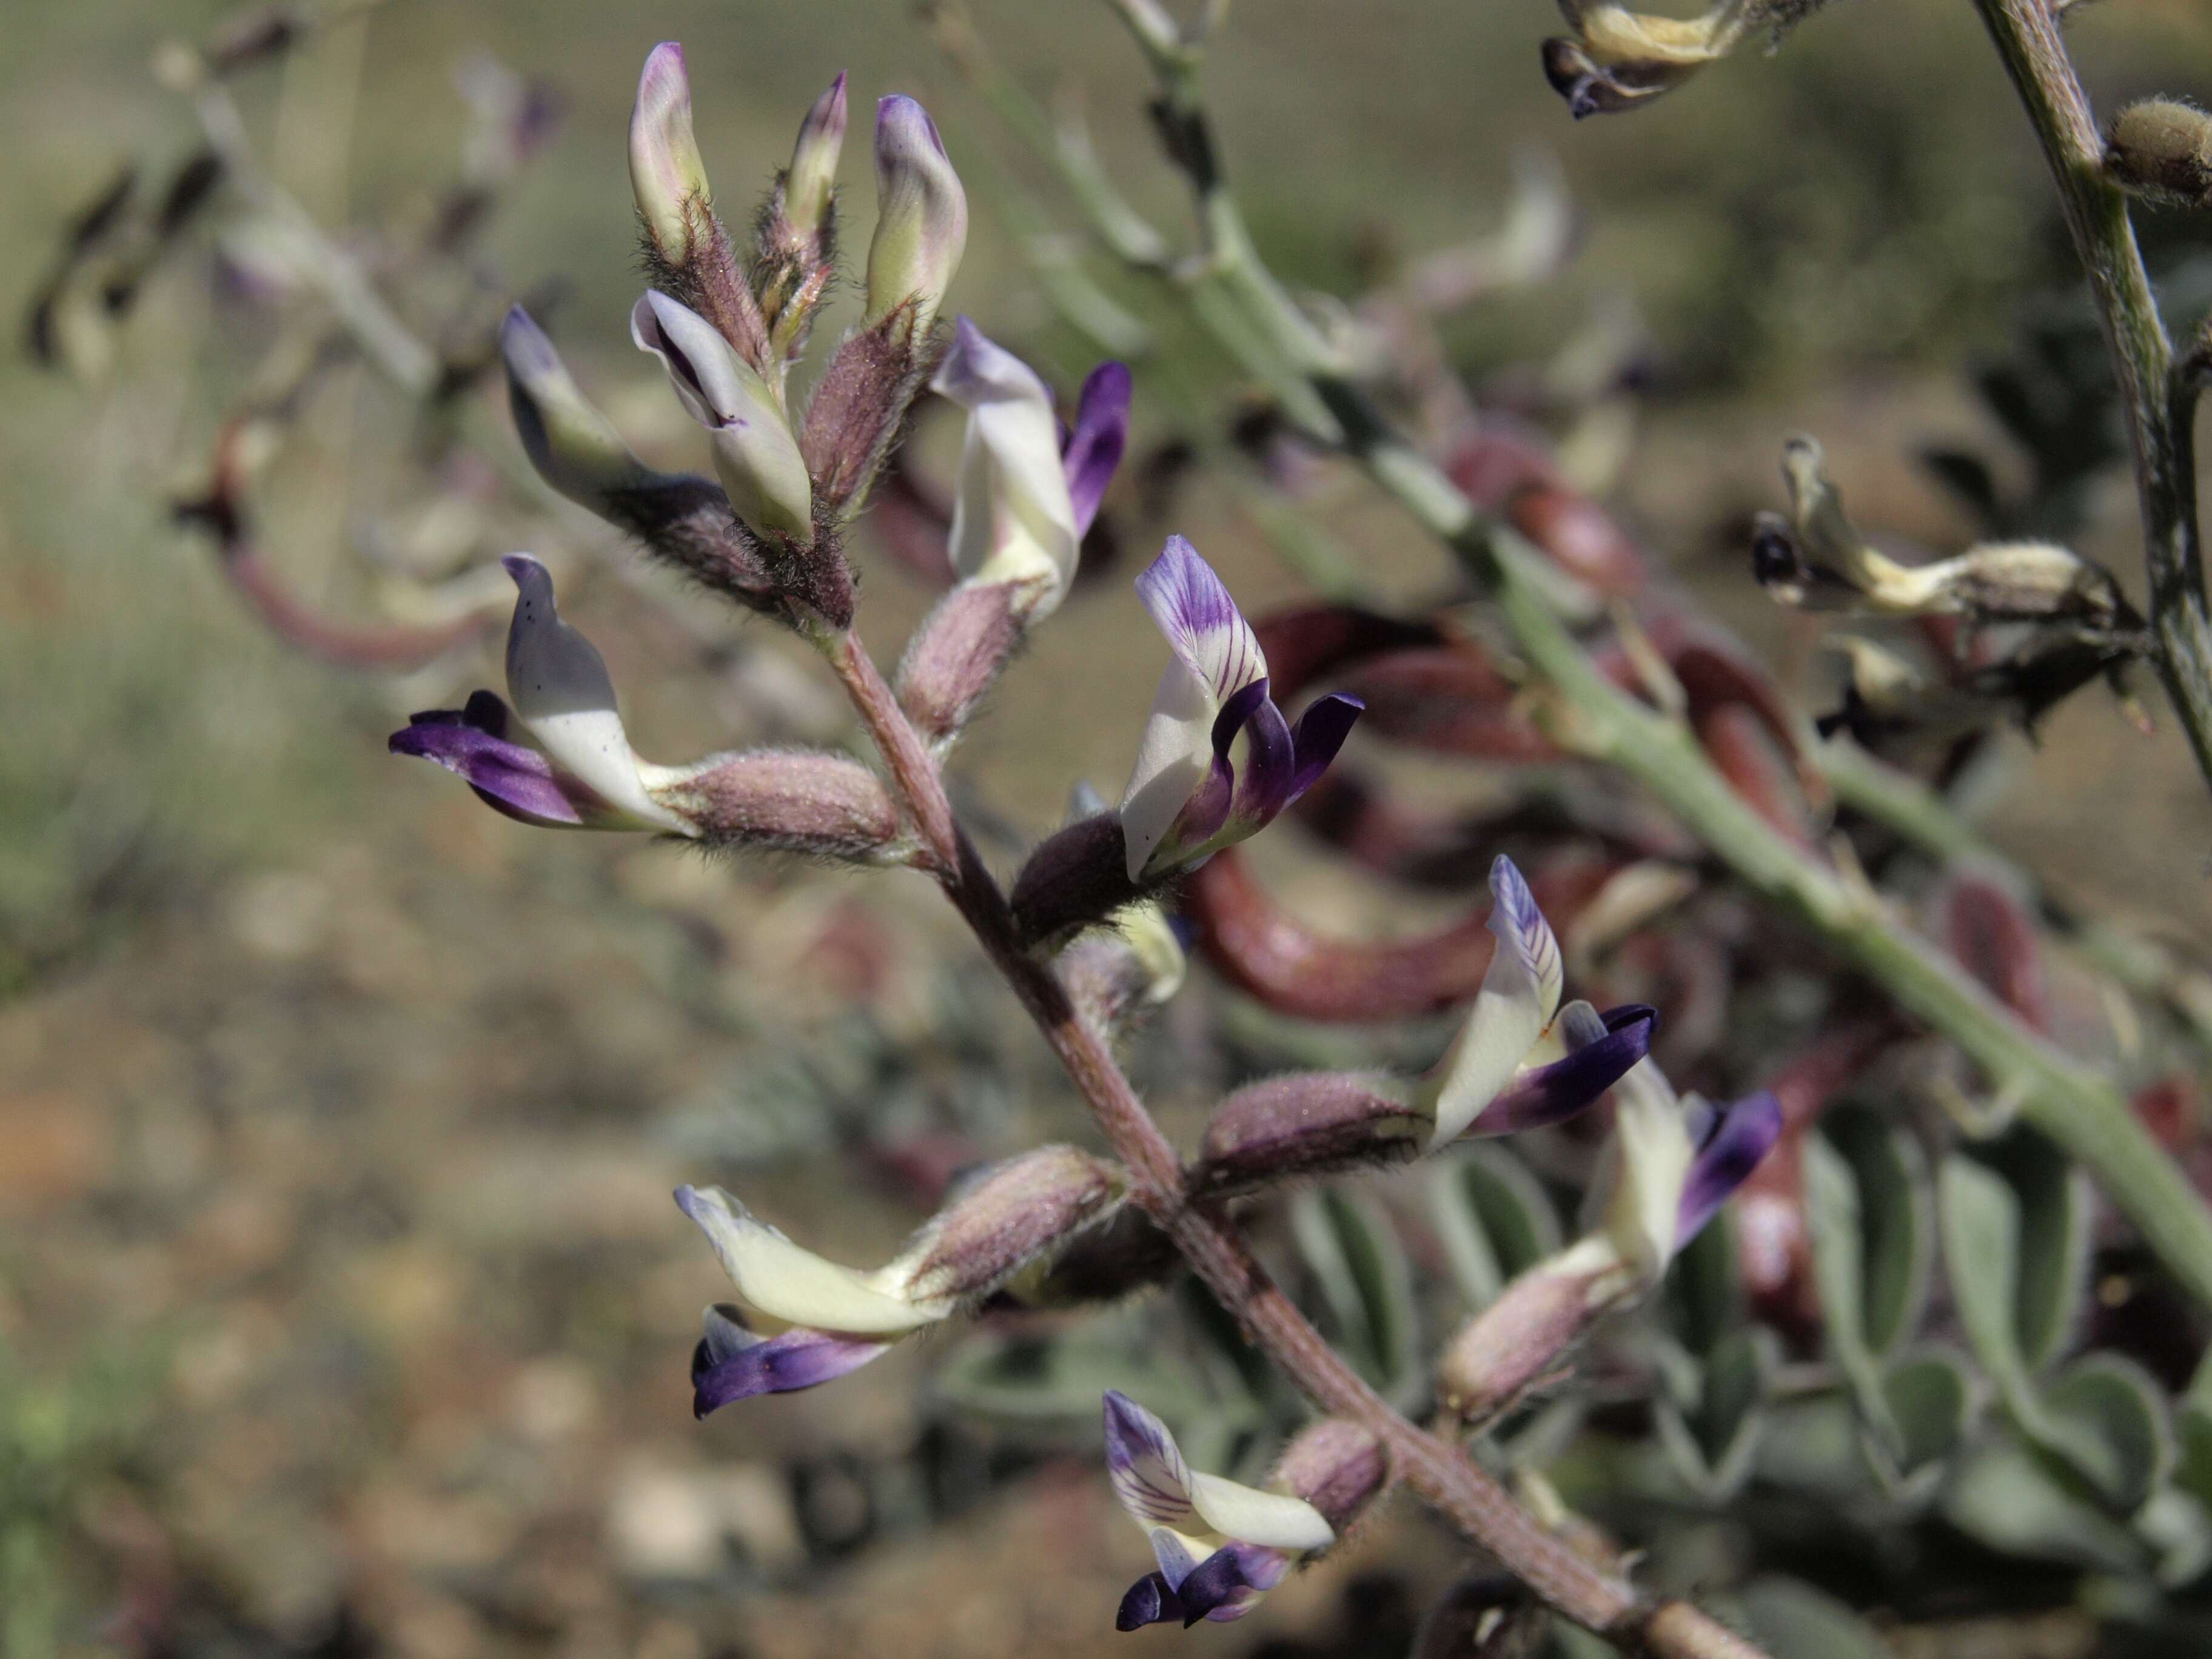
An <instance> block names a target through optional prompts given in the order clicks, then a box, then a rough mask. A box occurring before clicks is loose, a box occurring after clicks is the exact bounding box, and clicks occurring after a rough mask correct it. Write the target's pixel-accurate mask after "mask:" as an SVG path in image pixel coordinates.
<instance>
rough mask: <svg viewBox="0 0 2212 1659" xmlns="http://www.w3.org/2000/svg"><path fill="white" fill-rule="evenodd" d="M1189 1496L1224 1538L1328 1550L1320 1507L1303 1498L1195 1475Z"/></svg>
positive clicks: (1330, 1536) (1329, 1535) (1329, 1536)
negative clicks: (1318, 1508) (1317, 1507)
mask: <svg viewBox="0 0 2212 1659" xmlns="http://www.w3.org/2000/svg"><path fill="white" fill-rule="evenodd" d="M1190 1497H1191V1504H1192V1507H1194V1509H1196V1510H1197V1511H1198V1513H1199V1516H1200V1519H1201V1520H1203V1521H1204V1522H1206V1525H1207V1526H1208V1527H1210V1528H1212V1529H1213V1530H1214V1531H1215V1532H1217V1533H1219V1534H1221V1535H1222V1536H1223V1537H1225V1538H1235V1539H1238V1540H1241V1541H1243V1542H1244V1543H1247V1544H1264V1545H1266V1546H1267V1547H1268V1548H1270V1549H1278V1550H1319V1549H1327V1548H1328V1547H1329V1545H1331V1544H1332V1543H1334V1542H1335V1541H1336V1533H1335V1531H1334V1529H1333V1528H1331V1527H1330V1526H1329V1524H1328V1522H1327V1521H1325V1520H1323V1519H1322V1513H1321V1511H1320V1510H1317V1509H1316V1508H1315V1507H1314V1506H1313V1505H1312V1504H1309V1503H1307V1502H1306V1501H1305V1499H1304V1498H1292V1497H1290V1496H1289V1495H1288V1494H1286V1493H1284V1492H1261V1490H1260V1489H1259V1488H1258V1487H1256V1486H1240V1485H1239V1484H1238V1483H1237V1482H1236V1481H1234V1480H1225V1479H1223V1478H1222V1477H1221V1476H1220V1475H1218V1474H1193V1475H1192V1476H1191V1477H1190Z"/></svg>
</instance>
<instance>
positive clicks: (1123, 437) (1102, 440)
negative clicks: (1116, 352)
mask: <svg viewBox="0 0 2212 1659" xmlns="http://www.w3.org/2000/svg"><path fill="white" fill-rule="evenodd" d="M1131 390H1132V384H1131V381H1130V378H1129V366H1128V365H1127V363H1117V362H1103V363H1101V364H1099V365H1098V367H1097V368H1094V369H1092V370H1091V375H1090V378H1089V379H1087V380H1085V381H1084V383H1083V391H1082V392H1081V394H1080V395H1079V396H1078V398H1076V400H1075V424H1074V426H1073V428H1072V429H1071V430H1070V431H1069V432H1068V434H1067V435H1066V438H1065V440H1064V441H1062V442H1061V444H1060V461H1061V464H1062V465H1063V467H1064V468H1065V470H1066V474H1067V495H1068V499H1069V501H1072V502H1073V503H1074V506H1075V533H1076V535H1077V536H1078V537H1080V536H1082V535H1083V533H1084V532H1085V531H1087V530H1089V529H1090V528H1091V520H1094V519H1096V518H1097V516H1098V503H1099V501H1101V500H1103V498H1104V496H1105V494H1106V486H1107V484H1108V483H1110V482H1111V481H1112V479H1113V477H1114V470H1115V468H1116V467H1118V466H1120V465H1121V451H1122V449H1123V447H1125V446H1126V445H1127V442H1128V440H1129V397H1130V392H1131Z"/></svg>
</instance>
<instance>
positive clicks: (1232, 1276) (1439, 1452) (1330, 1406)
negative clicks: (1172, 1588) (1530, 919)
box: [829, 633, 1759, 1659]
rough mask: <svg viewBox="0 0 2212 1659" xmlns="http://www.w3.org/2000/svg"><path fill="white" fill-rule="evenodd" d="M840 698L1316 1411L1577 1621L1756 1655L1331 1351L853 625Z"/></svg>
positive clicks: (1690, 1650) (1068, 1051)
mask: <svg viewBox="0 0 2212 1659" xmlns="http://www.w3.org/2000/svg"><path fill="white" fill-rule="evenodd" d="M829 657H830V660H831V663H832V665H834V666H835V667H836V671H837V674H838V677H839V678H840V679H841V680H842V681H843V683H844V686H845V690H846V693H847V695H848V696H850V697H851V699H852V702H853V706H854V709H855V710H857V711H858V713H859V714H860V719H861V720H862V722H863V723H864V724H865V725H866V726H867V728H868V732H869V735H870V736H871V737H872V738H873V739H874V740H875V744H876V747H877V749H878V751H879V752H880V753H881V755H882V757H883V759H884V767H885V769H887V770H888V771H889V772H890V779H891V786H892V788H893V791H894V792H895V793H896V797H897V799H898V800H899V803H900V806H901V810H902V811H903V812H904V813H905V814H906V816H907V817H908V820H909V821H910V823H912V825H913V827H914V829H915V835H916V836H917V838H918V839H919V841H920V842H921V847H922V850H923V857H924V860H925V861H926V867H927V868H928V869H929V870H930V871H931V872H932V873H933V874H934V875H935V876H936V878H937V879H938V881H939V884H941V885H942V886H943V887H944V889H945V895H946V896H947V897H949V898H950V899H951V901H952V902H953V905H954V906H955V908H957V909H958V910H959V912H960V914H961V915H962V916H963V918H965V919H966V921H967V922H968V925H969V927H970V928H971V929H973V930H974V932H975V937H976V939H977V940H978V941H979V942H980V943H981V945H982V946H983V949H984V951H985V952H986V953H987V955H988V956H989V957H990V958H991V962H992V964H993V966H994V967H995V968H996V969H998V970H999V972H1000V974H1001V975H1004V976H1005V978H1006V981H1007V983H1008V984H1009V985H1011V986H1012V987H1013V990H1014V993H1015V994H1016V995H1018V997H1019V998H1020V999H1021V1001H1022V1005H1023V1006H1024V1007H1025V1008H1026V1009H1027V1010H1028V1011H1029V1013H1030V1018H1032V1019H1034V1020H1035V1021H1036V1025H1037V1028H1038V1030H1040V1031H1042V1033H1043V1035H1044V1038H1045V1041H1046V1042H1048V1044H1049V1045H1050V1046H1051V1048H1052V1050H1053V1052H1054V1054H1056V1055H1058V1056H1059V1058H1060V1064H1061V1065H1062V1066H1065V1067H1066V1071H1067V1074H1068V1076H1069V1077H1070V1078H1071V1079H1073V1081H1074V1084H1075V1086H1076V1088H1077V1089H1078V1090H1079V1091H1080V1092H1081V1093H1082V1095H1083V1097H1084V1099H1085V1102H1086V1103H1088V1104H1089V1106H1090V1108H1091V1115H1092V1116H1093V1117H1094V1118H1095V1119H1096V1120H1097V1123H1098V1126H1099V1128H1100V1129H1101V1130H1102V1131H1103V1133H1104V1134H1105V1136H1106V1139H1108V1141H1109V1143H1110V1144H1111V1145H1112V1146H1113V1148H1114V1152H1115V1155H1116V1156H1117V1157H1119V1158H1121V1162H1122V1164H1124V1165H1125V1166H1127V1170H1128V1171H1129V1176H1130V1182H1131V1190H1132V1194H1133V1197H1134V1199H1135V1201H1136V1202H1137V1203H1138V1204H1139V1205H1140V1206H1142V1207H1143V1208H1144V1209H1145V1211H1146V1212H1147V1213H1148V1214H1150V1215H1151V1216H1152V1219H1153V1220H1154V1221H1155V1222H1156V1223H1158V1225H1159V1227H1160V1228H1161V1230H1162V1231H1164V1232H1165V1233H1166V1234H1167V1236H1168V1237H1169V1238H1170V1240H1171V1241H1172V1242H1173V1243H1174V1244H1175V1247H1176V1250H1177V1251H1178V1252H1179V1253H1180V1254H1181V1255H1182V1258H1183V1260H1184V1261H1187V1262H1188V1264H1189V1265H1190V1267H1191V1270H1192V1271H1193V1272H1194V1273H1197V1275H1198V1276H1199V1278H1200V1279H1201V1280H1202V1281H1203V1282H1204V1283H1205V1285H1206V1288H1207V1289H1208V1290H1209V1291H1212V1294H1213V1295H1214V1297H1216V1299H1217V1300H1218V1301H1219V1302H1220V1304H1221V1305H1222V1306H1223V1307H1224V1308H1225V1309H1226V1310H1228V1311H1229V1312H1230V1313H1231V1315H1232V1316H1235V1318H1236V1320H1237V1323H1238V1325H1239V1327H1240V1328H1242V1329H1243V1331H1244V1332H1245V1334H1246V1335H1247V1336H1248V1337H1249V1339H1250V1340H1252V1341H1253V1342H1254V1343H1255V1345H1256V1346H1259V1347H1260V1348H1261V1350H1263V1351H1264V1352H1266V1353H1267V1356H1268V1357H1269V1358H1271V1359H1273V1361H1274V1363H1275V1364H1277V1365H1279V1366H1280V1367H1281V1368H1282V1370H1283V1372H1284V1374H1285V1376H1289V1377H1290V1378H1291V1381H1292V1382H1293V1383H1296V1384H1297V1387H1298V1389H1299V1390H1300V1391H1301V1392H1302V1393H1304V1395H1305V1396H1306V1397H1307V1398H1308V1399H1309V1400H1310V1401H1312V1402H1313V1403H1314V1404H1315V1405H1316V1407H1320V1408H1321V1409H1322V1410H1323V1411H1326V1412H1329V1413H1334V1414H1335V1415H1338V1416H1341V1417H1346V1418H1350V1419H1352V1420H1354V1421H1356V1422H1358V1424H1360V1425H1362V1426H1363V1427H1364V1428H1366V1429H1368V1430H1369V1431H1370V1432H1372V1433H1373V1434H1375V1435H1376V1437H1378V1438H1380V1439H1381V1440H1382V1441H1383V1443H1384V1444H1385V1445H1386V1446H1388V1447H1389V1449H1390V1451H1391V1454H1392V1456H1393V1459H1394V1461H1395V1463H1396V1465H1397V1468H1398V1471H1399V1473H1400V1474H1401V1475H1402V1476H1403V1478H1404V1479H1405V1480H1406V1481H1407V1484H1408V1485H1410V1486H1413V1488H1414V1489H1415V1490H1416V1491H1418V1492H1420V1493H1421V1494H1422V1495H1423V1496H1424V1497H1425V1498H1427V1499H1428V1500H1429V1501H1430V1502H1431V1503H1432V1504H1435V1505H1436V1506H1437V1509H1438V1510H1441V1511H1442V1512H1443V1514H1444V1515H1445V1516H1447V1517H1449V1520H1450V1521H1451V1522H1452V1523H1453V1524H1454V1525H1455V1526H1456V1527H1458V1528H1460V1530H1461V1531H1462V1532H1463V1533H1464V1534H1466V1535H1467V1536H1468V1538H1469V1539H1470V1540H1472V1541H1474V1542H1475V1543H1476V1544H1478V1545H1480V1547H1482V1548H1484V1549H1486V1550H1487V1551H1488V1552H1489V1553H1491V1554H1492V1555H1494V1556H1495V1557H1496V1558H1497V1559H1498V1561H1499V1563H1500V1564H1501V1565H1504V1567H1505V1568H1506V1569H1507V1570H1508V1571H1510V1572H1511V1573H1513V1574H1514V1576H1515V1577H1518V1578H1519V1579H1521V1580H1522V1582H1523V1583H1526V1584H1527V1585H1528V1588H1529V1589H1531V1590H1532V1591H1534V1593H1535V1594H1536V1595H1538V1596H1540V1597H1541V1598H1542V1600H1543V1601H1545V1602H1546V1603H1547V1604H1548V1605H1549V1606H1551V1607H1553V1608H1554V1609H1556V1610H1557V1611H1558V1612H1559V1613H1562V1614H1564V1615H1565V1616H1566V1617H1567V1618H1569V1619H1571V1620H1574V1621H1575V1622H1576V1623H1577V1624H1578V1625H1581V1626H1584V1627H1585V1628H1586V1629H1589V1630H1593V1631H1595V1632H1599V1633H1600V1634H1601V1635H1603V1636H1606V1637H1607V1638H1611V1639H1613V1640H1614V1641H1617V1642H1620V1643H1622V1644H1625V1645H1627V1646H1629V1647H1631V1648H1639V1647H1640V1648H1641V1649H1643V1650H1647V1651H1649V1652H1651V1653H1654V1654H1656V1655H1660V1656H1663V1659H1759V1650H1758V1649H1757V1648H1755V1647H1753V1646H1752V1645H1751V1644H1748V1643H1747V1642H1745V1641H1744V1640H1743V1639H1742V1638H1740V1637H1738V1636H1736V1635H1735V1633H1734V1632H1730V1631H1729V1630H1728V1629H1727V1628H1726V1627H1725V1626H1722V1625H1719V1624H1717V1623H1716V1622H1715V1621H1714V1620H1711V1619H1710V1618H1708V1617H1707V1616H1706V1615H1705V1614H1704V1613H1700V1612H1699V1611H1698V1609H1697V1608H1695V1607H1691V1606H1690V1605H1688V1604H1687V1603H1686V1602H1680V1601H1672V1602H1663V1603H1657V1604H1655V1603H1653V1602H1650V1601H1646V1600H1644V1598H1643V1597H1641V1596H1639V1595H1638V1593H1637V1592H1636V1590H1635V1589H1634V1588H1633V1587H1632V1585H1630V1584H1629V1583H1626V1581H1624V1580H1622V1579H1621V1578H1620V1577H1616V1576H1614V1575H1613V1574H1611V1573H1607V1572H1604V1571H1601V1570H1600V1569H1599V1568H1597V1567H1596V1566H1595V1565H1592V1564H1591V1563H1590V1562H1589V1561H1588V1560H1586V1559H1583V1557H1582V1556H1580V1555H1578V1554H1577V1553H1575V1552H1574V1551H1573V1550H1571V1549H1570V1548H1569V1547H1567V1546H1566V1545H1565V1543H1563V1542H1561V1541H1559V1539H1558V1538H1556V1537H1554V1536H1553V1534H1551V1533H1549V1532H1547V1531H1546V1530H1545V1529H1544V1528H1542V1527H1541V1526H1540V1525H1539V1524H1538V1523H1537V1522H1535V1521H1534V1519H1533V1518H1531V1517H1530V1516H1528V1514H1527V1513H1526V1512H1525V1511H1524V1510H1522V1508H1521V1507H1520V1505H1519V1504H1516V1503H1515V1502H1514V1500H1513V1499H1512V1498H1511V1497H1510V1496H1509V1495H1508V1494H1507V1493H1506V1492H1505V1491H1504V1488H1503V1487H1501V1486H1499V1485H1498V1482H1497V1481H1496V1480H1492V1478H1491V1477H1490V1476H1489V1475H1488V1474H1486V1473H1485V1472H1484V1471H1483V1470H1481V1469H1480V1468H1477V1467H1476V1466H1475V1465H1474V1463H1473V1462H1469V1461H1468V1458H1467V1457H1466V1455H1464V1454H1463V1453H1462V1452H1461V1451H1460V1450H1459V1449H1458V1448H1456V1447H1455V1446H1453V1445H1451V1444H1449V1443H1447V1442H1445V1441H1443V1440H1440V1439H1438V1438H1437V1437H1436V1436H1434V1435H1432V1434H1429V1433H1427V1432H1425V1431H1423V1430H1421V1429H1419V1428H1418V1427H1416V1426H1415V1425H1413V1424H1412V1423H1410V1422H1408V1421H1407V1419H1405V1418H1403V1417H1401V1415H1399V1414H1398V1413H1397V1412H1395V1410H1393V1409H1392V1408H1391V1407H1389V1405H1388V1404H1387V1403H1385V1402H1384V1401H1383V1398H1382V1396H1380V1395H1377V1394H1376V1392H1375V1391H1374V1389H1370V1387H1368V1385H1367V1384H1366V1383H1364V1382H1363V1381H1362V1380H1361V1379H1360V1377H1359V1376H1358V1373H1356V1372H1355V1371H1353V1370H1352V1368H1351V1367H1350V1366H1349V1365H1348V1364H1346V1363H1345V1361H1344V1359H1343V1358H1341V1357H1340V1355H1339V1354H1338V1353H1337V1352H1336V1351H1335V1350H1334V1348H1332V1347H1330V1346H1329V1345H1328V1342H1327V1341H1325V1340H1323V1339H1322V1335H1321V1333H1320V1332H1318V1331H1316V1329H1315V1328H1313V1326H1312V1324H1311V1323H1310V1322H1309V1321H1308V1320H1307V1319H1306V1317H1305V1316H1304V1314H1302V1313H1300V1312H1299V1311H1298V1310H1297V1305H1296V1304H1293V1303H1292V1302H1291V1299H1290V1297H1287V1296H1285V1294H1284V1293H1283V1291H1282V1289H1281V1288H1280V1287H1279V1285H1276V1283H1275V1282H1274V1279H1273V1278H1272V1277H1271V1276H1270V1275H1269V1273H1268V1272H1267V1268H1266V1267H1263V1266H1262V1265H1261V1262H1260V1261H1259V1260H1258V1258H1257V1257H1255V1255H1253V1254H1252V1251H1251V1249H1250V1248H1249V1246H1248V1245H1247V1244H1246V1243H1245V1242H1244V1239H1243V1235H1242V1234H1241V1233H1239V1232H1238V1231H1237V1229H1236V1227H1235V1226H1234V1225H1232V1224H1231V1221H1230V1220H1229V1218H1228V1217H1227V1215H1226V1214H1225V1212H1222V1211H1221V1210H1219V1209H1218V1208H1216V1207H1212V1206H1206V1205H1203V1204H1194V1203H1192V1202H1190V1201H1188V1200H1187V1199H1186V1198H1185V1196H1184V1191H1183V1187H1184V1182H1183V1170H1182V1160H1181V1159H1180V1158H1177V1157H1176V1152H1175V1149H1174V1147H1172V1146H1170V1145H1169V1144H1168V1140H1167V1138H1166V1136H1164V1134H1162V1133H1160V1129H1159V1126H1158V1124H1156V1123H1155V1122H1154V1121H1152V1114H1151V1113H1150V1112H1149V1111H1148V1110H1146V1107H1145V1103H1143V1102H1142V1101H1141V1100H1139V1098H1138V1097H1137V1093H1136V1091H1135V1089H1134V1088H1133V1087H1132V1086H1131V1085H1130V1083H1129V1079H1128V1078H1127V1075H1126V1074H1125V1073H1123V1072H1122V1070H1121V1065H1120V1062H1119V1061H1117V1060H1115V1058H1114V1054H1113V1051H1112V1049H1111V1048H1109V1046H1108V1043H1107V1042H1106V1039H1105V1038H1104V1036H1103V1035H1101V1034H1100V1033H1099V1032H1098V1031H1097V1030H1096V1029H1095V1028H1094V1027H1092V1026H1091V1025H1090V1024H1088V1023H1086V1022H1085V1020H1084V1019H1083V1018H1081V1016H1080V1015H1079V1014H1078V1013H1077V1012H1076V1011H1075V1008H1074V1006H1073V1004H1072V1003H1071V1002H1070V1000H1069V999H1068V996H1067V993H1066V989H1065V988H1064V987H1062V985H1061V984H1060V979H1059V976H1058V975H1056V974H1055V973H1054V971H1053V969H1052V968H1051V966H1050V965H1049V964H1048V963H1045V962H1042V961H1040V960H1039V959H1037V958H1036V957H1032V956H1030V954H1029V953H1028V952H1026V951H1024V950H1023V949H1022V948H1021V946H1020V944H1019V943H1018V940H1017V939H1016V937H1015V932H1014V921H1013V915H1012V911H1011V910H1010V909H1009V908H1007V904H1006V895H1005V894H1004V892H1003V891H1002V890H1000V886H999V884H998V883H997V882H996V881H995V880H994V878H992V876H991V873H990V872H989V871H987V869H985V868H984V866H983V863H982V860H981V858H979V857H978V856H977V854H976V852H975V847H974V845H973V844H972V843H971V842H969V839H968V837H967V836H966V835H965V834H964V833H963V831H962V829H961V828H960V825H959V822H958V820H957V817H955V816H954V814H953V811H952V805H951V800H950V799H949V798H948V797H947V795H946V793H945V779H944V775H943V773H942V771H941V770H940V769H939V766H938V763H937V762H936V761H935V759H934V758H933V757H932V756H931V755H930V752H929V748H928V745H927V744H925V743H924V742H923V741H922V740H921V736H920V734H919V733H918V732H915V729H914V727H913V726H912V725H911V724H910V723H909V722H908V720H907V717H906V714H905V713H904V711H903V710H902V709H901V708H900V707H899V705H898V700H897V698H896V696H894V695H893V694H892V692H891V689H890V686H889V685H888V684H885V683H884V678H883V675H882V674H881V672H880V671H878V669H877V667H876V665H875V663H874V661H873V660H872V659H871V658H870V657H869V655H868V653H867V651H866V648H865V647H863V646H862V644H861V643H860V639H859V637H858V636H857V635H854V634H850V633H848V634H846V635H842V636H841V637H839V638H837V639H836V640H834V641H831V642H830V644H829Z"/></svg>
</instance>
